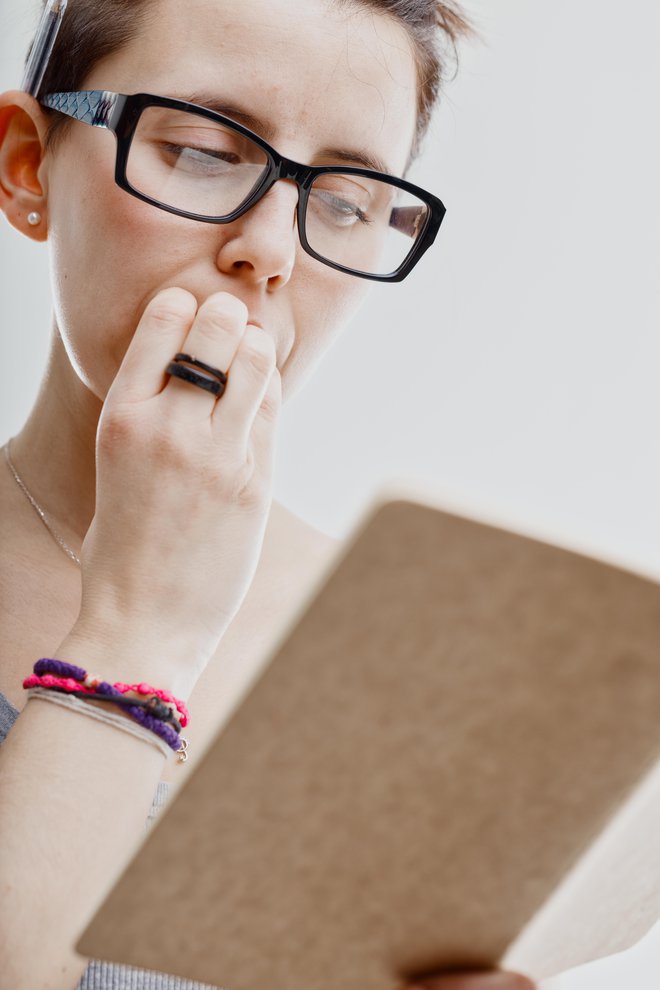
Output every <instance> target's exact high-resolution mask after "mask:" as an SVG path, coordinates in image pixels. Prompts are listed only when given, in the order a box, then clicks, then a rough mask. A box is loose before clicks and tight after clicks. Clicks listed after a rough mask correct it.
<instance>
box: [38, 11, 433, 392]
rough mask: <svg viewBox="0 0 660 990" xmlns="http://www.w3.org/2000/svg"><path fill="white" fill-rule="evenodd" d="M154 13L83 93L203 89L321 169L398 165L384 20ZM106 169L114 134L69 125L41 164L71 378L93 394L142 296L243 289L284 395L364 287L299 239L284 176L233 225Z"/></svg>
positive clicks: (410, 74)
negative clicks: (122, 185) (210, 220)
mask: <svg viewBox="0 0 660 990" xmlns="http://www.w3.org/2000/svg"><path fill="white" fill-rule="evenodd" d="M154 12H155V16H154V15H151V16H149V17H148V18H147V19H146V21H145V26H144V27H143V28H142V29H141V30H140V32H139V34H137V35H136V36H135V37H134V39H133V40H132V41H131V42H130V43H129V44H128V46H127V47H125V48H124V49H122V50H121V51H120V52H118V53H116V54H115V55H113V56H112V57H110V58H108V59H106V60H105V61H103V62H101V63H99V64H98V65H97V66H96V68H95V69H94V70H93V72H92V74H91V75H90V77H89V78H88V79H87V80H86V81H85V87H84V88H87V89H107V90H112V91H116V92H120V93H137V92H146V93H153V94H157V95H161V96H169V97H175V98H182V99H188V100H191V99H192V100H194V102H197V103H205V102H207V101H209V100H215V101H218V102H221V103H222V104H224V105H227V106H231V107H235V108H237V110H240V111H242V112H243V113H244V114H246V115H250V118H251V119H249V121H248V126H250V127H251V128H252V129H253V130H255V131H257V132H258V133H260V134H261V136H262V137H264V138H265V139H266V140H268V141H269V142H270V143H271V144H272V145H273V146H274V147H275V148H276V149H277V150H278V151H279V152H280V153H282V154H283V155H285V156H286V157H288V158H292V159H295V160H297V161H301V162H306V163H308V164H331V163H333V162H334V163H337V162H338V161H340V162H346V158H345V153H346V152H349V153H350V155H351V156H354V158H355V161H354V162H352V163H353V164H356V165H359V164H361V162H360V156H368V157H370V158H376V159H380V160H381V161H382V162H383V164H384V165H385V168H386V170H387V171H388V172H391V173H394V174H397V175H401V174H402V173H403V171H404V169H405V167H406V163H407V160H408V156H409V154H410V148H411V144H412V140H413V134H414V127H415V113H416V70H415V63H414V57H413V53H412V48H411V44H410V42H409V39H408V36H407V34H406V32H405V29H404V28H403V27H402V26H400V25H399V24H398V23H396V22H395V21H393V20H391V19H390V18H388V17H385V16H383V15H380V14H374V13H373V12H369V11H367V10H366V9H364V8H362V7H360V6H358V5H355V6H353V5H349V6H348V7H347V8H345V9H343V10H340V9H339V8H338V7H337V6H336V5H335V4H334V3H332V2H325V0H250V3H244V4H236V3H235V0H186V3H185V4H182V3H181V2H180V0H159V2H158V3H156V5H155V8H154ZM227 115H228V116H232V115H233V116H235V117H236V119H238V120H239V121H240V122H245V120H244V119H243V118H242V117H239V116H238V115H237V114H232V113H228V114H227ZM336 150H340V151H342V157H341V158H337V155H336ZM114 164H115V139H114V137H113V135H112V134H111V133H110V132H108V131H105V130H100V129H97V128H92V127H89V126H87V125H85V124H82V123H79V122H74V123H73V124H72V126H71V128H70V130H69V132H68V133H67V134H66V136H65V137H64V139H63V141H62V142H61V143H59V144H57V145H56V146H55V150H54V152H53V155H52V159H51V160H49V161H48V163H47V170H46V174H47V188H48V223H49V234H50V238H51V244H52V253H53V264H54V291H55V305H56V315H57V321H58V327H59V330H60V333H61V336H62V338H63V340H64V343H65V346H66V349H67V352H68V354H69V357H70V359H71V361H72V363H73V365H74V367H75V368H76V371H77V373H78V375H79V376H80V378H81V379H82V381H83V382H84V383H85V384H86V385H87V387H88V388H89V389H91V391H92V392H93V393H94V394H95V395H97V396H98V398H100V399H101V400H103V399H104V398H105V395H106V394H107V391H108V389H109V387H110V384H111V382H112V379H113V378H114V376H115V374H116V372H117V370H118V368H119V365H120V363H121V360H122V358H123V356H124V353H125V351H126V348H127V347H128V343H129V341H130V339H131V337H132V335H133V333H134V331H135V327H136V325H137V323H138V321H139V319H140V317H141V315H142V312H143V310H144V308H145V306H146V305H147V303H148V302H149V301H150V300H151V299H152V298H153V297H154V296H155V295H156V294H157V293H158V292H159V291H160V290H162V289H164V288H166V287H169V286H180V287H182V288H185V289H187V290H188V291H190V292H192V293H193V295H194V296H196V298H197V300H198V302H199V303H200V304H201V303H202V302H203V301H204V300H205V299H206V298H207V297H208V296H209V295H211V294H212V293H214V292H219V291H227V292H230V293H233V294H234V295H236V296H238V297H239V298H240V299H241V300H243V302H244V303H245V304H246V305H247V307H248V310H249V313H250V319H251V321H254V322H257V323H260V324H261V325H262V326H263V328H264V330H265V331H266V332H268V333H270V334H272V336H273V338H274V339H275V342H276V345H277V354H278V366H279V369H280V371H281V373H282V381H283V390H284V395H285V396H287V395H290V394H291V393H292V392H293V391H294V390H295V389H296V388H297V387H298V386H299V385H300V383H301V382H302V381H303V380H304V379H305V378H306V377H308V375H309V373H310V371H311V369H312V368H313V367H314V365H315V364H316V362H317V360H318V359H319V358H320V356H321V355H322V354H323V352H324V351H325V349H326V348H327V347H328V345H329V344H330V342H331V341H332V339H333V338H334V336H335V335H336V334H337V333H338V331H339V330H340V328H341V326H342V325H343V324H344V323H345V322H346V320H347V319H348V318H349V317H350V316H351V315H352V313H353V312H354V311H355V309H356V308H357V306H358V304H359V303H360V302H361V300H362V299H363V297H364V294H365V291H366V290H367V289H368V287H369V283H368V282H367V281H365V280H364V279H359V278H355V277H353V276H350V275H346V274H343V273H341V272H337V271H334V270H333V269H332V268H329V267H327V266H325V265H322V264H321V263H320V262H318V261H316V260H315V259H314V258H311V257H310V256H309V255H307V254H306V253H305V252H304V251H303V250H302V249H301V247H300V245H299V242H298V235H297V229H296V226H295V207H296V203H297V188H296V186H295V185H294V184H293V183H291V182H289V181H280V182H278V183H276V184H275V186H274V187H273V188H272V189H271V190H270V192H269V193H268V194H267V195H266V196H265V197H264V198H263V199H262V200H261V201H260V202H259V203H258V204H257V205H256V206H255V207H254V208H253V209H252V210H250V211H249V212H248V213H247V214H245V215H244V216H243V217H241V218H240V219H239V220H236V221H235V222H233V223H231V224H225V225H215V224H205V223H199V222H197V221H193V220H187V219H184V218H181V217H177V216H173V215H171V214H168V213H165V212H163V211H161V210H158V209H156V208H154V207H153V206H149V205H148V204H146V203H142V202H141V201H139V200H137V199H135V198H134V197H132V196H130V195H129V194H128V193H126V192H124V191H122V190H121V189H119V187H118V186H116V185H115V183H114ZM382 291H391V288H389V287H384V289H383V290H382ZM198 356H199V357H201V358H202V359H203V355H198Z"/></svg>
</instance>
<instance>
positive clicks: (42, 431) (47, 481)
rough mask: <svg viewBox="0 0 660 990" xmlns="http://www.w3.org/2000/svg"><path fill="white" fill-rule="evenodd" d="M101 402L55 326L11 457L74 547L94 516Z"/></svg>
mask: <svg viewBox="0 0 660 990" xmlns="http://www.w3.org/2000/svg"><path fill="white" fill-rule="evenodd" d="M102 407H103V404H102V402H101V400H100V399H98V398H97V396H95V395H94V394H93V393H92V392H91V391H90V390H89V389H88V388H86V387H85V385H84V384H83V383H82V382H81V381H80V379H79V378H78V376H77V375H76V373H75V371H74V369H73V368H72V367H71V363H70V361H69V357H68V355H67V353H66V351H65V349H64V344H63V342H62V338H61V337H60V335H59V333H58V332H57V329H55V330H54V332H53V335H52V338H51V346H50V352H49V355H48V363H47V367H46V372H45V374H44V377H43V379H42V382H41V387H40V389H39V393H38V395H37V400H36V402H35V404H34V406H33V407H32V410H31V412H30V415H29V417H28V419H27V421H26V423H25V425H24V427H23V429H22V430H21V431H20V433H18V434H17V435H16V436H15V437H14V439H13V440H12V443H11V458H12V461H13V462H14V466H15V468H16V471H17V472H18V474H19V475H20V477H21V478H22V480H23V482H24V483H25V485H26V487H27V488H28V489H29V491H30V492H31V494H32V496H33V497H34V498H35V499H36V501H37V502H38V503H39V505H41V506H42V508H43V509H44V511H45V512H46V514H47V516H48V517H49V519H51V520H52V522H53V524H54V525H55V526H56V527H57V529H58V531H59V532H60V534H61V536H62V537H63V538H64V539H65V540H66V541H67V542H68V543H69V544H70V545H71V547H72V549H73V550H75V552H76V553H78V551H79V549H80V546H81V545H82V541H83V539H84V538H85V534H86V533H87V530H88V529H89V526H90V524H91V522H92V519H93V518H94V511H95V504H96V459H95V449H96V430H97V427H98V421H99V417H100V415H101V409H102Z"/></svg>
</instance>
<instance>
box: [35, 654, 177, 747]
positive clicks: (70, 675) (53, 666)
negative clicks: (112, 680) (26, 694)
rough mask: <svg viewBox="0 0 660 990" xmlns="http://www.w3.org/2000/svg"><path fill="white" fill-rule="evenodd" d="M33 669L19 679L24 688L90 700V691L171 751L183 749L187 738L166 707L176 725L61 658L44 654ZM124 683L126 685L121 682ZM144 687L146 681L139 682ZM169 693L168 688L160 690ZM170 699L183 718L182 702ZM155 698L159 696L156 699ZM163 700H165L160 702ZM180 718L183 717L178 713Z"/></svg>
mask: <svg viewBox="0 0 660 990" xmlns="http://www.w3.org/2000/svg"><path fill="white" fill-rule="evenodd" d="M33 669H34V673H33V674H32V675H31V676H30V677H26V678H25V680H24V681H23V687H24V688H26V689H31V688H37V687H39V688H45V689H48V690H52V691H55V692H57V693H63V694H74V693H75V695H76V696H77V697H78V698H80V699H81V700H82V701H85V700H94V699H93V698H91V695H94V694H95V695H99V696H100V698H99V699H98V700H103V701H107V702H109V703H111V704H116V705H118V706H120V707H121V708H122V709H123V710H124V711H125V712H126V714H127V715H128V716H129V717H130V718H131V719H132V720H133V721H135V722H137V723H138V724H139V725H142V726H144V728H146V729H149V730H150V731H151V732H153V733H154V734H155V735H157V736H159V737H160V738H161V739H163V741H164V742H166V743H167V745H168V746H169V747H170V748H171V749H173V750H174V751H175V752H180V751H183V752H184V753H185V751H186V750H187V746H188V744H187V741H186V740H185V739H183V738H182V737H181V736H180V735H179V731H180V724H179V722H178V720H175V719H174V717H173V715H172V714H171V711H170V718H171V719H172V720H173V721H175V724H176V728H174V727H173V726H172V725H169V724H167V722H165V721H163V719H162V718H159V717H158V716H157V715H154V714H150V712H149V711H147V710H146V708H147V707H149V706H148V705H144V703H142V702H139V701H137V703H133V702H136V699H132V698H126V697H125V696H124V693H123V692H121V691H119V690H118V689H117V688H116V687H115V686H114V685H112V684H109V683H108V682H107V681H103V680H101V679H100V678H98V677H95V676H92V675H89V674H88V673H87V671H86V670H84V669H83V668H82V667H77V666H76V665H75V664H70V663H66V662H65V661H62V660H52V659H49V658H47V657H42V658H41V660H38V661H37V663H35V665H34V668H33ZM123 686H125V687H127V688H128V687H130V686H129V685H123ZM141 686H144V687H147V686H148V685H141ZM163 693H166V694H168V695H169V692H163ZM169 697H170V698H172V700H173V703H174V704H177V709H178V705H182V706H183V708H184V712H185V716H184V717H185V718H186V721H187V715H188V712H187V710H186V708H185V705H183V702H178V703H177V699H175V698H174V697H173V696H172V695H169ZM158 700H159V701H160V700H161V699H158ZM163 704H165V703H164V702H163ZM182 722H183V717H182Z"/></svg>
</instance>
